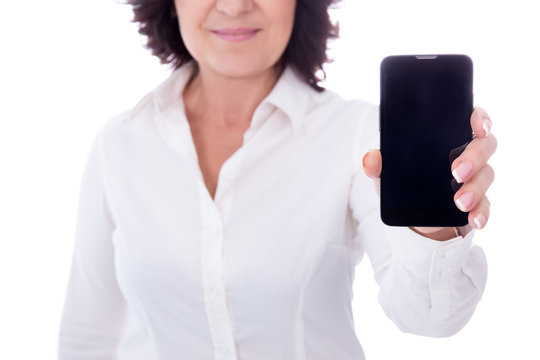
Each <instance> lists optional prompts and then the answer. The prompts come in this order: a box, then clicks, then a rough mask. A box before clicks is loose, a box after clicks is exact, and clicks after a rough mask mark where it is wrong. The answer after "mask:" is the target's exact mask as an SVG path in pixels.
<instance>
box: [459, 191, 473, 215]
mask: <svg viewBox="0 0 540 360" xmlns="http://www.w3.org/2000/svg"><path fill="white" fill-rule="evenodd" d="M473 201H474V194H473V193H472V192H470V191H467V192H465V193H463V194H462V195H461V196H460V197H459V198H458V199H457V200H456V205H457V207H458V208H459V210H461V211H468V209H470V207H471V206H472V203H473Z"/></svg>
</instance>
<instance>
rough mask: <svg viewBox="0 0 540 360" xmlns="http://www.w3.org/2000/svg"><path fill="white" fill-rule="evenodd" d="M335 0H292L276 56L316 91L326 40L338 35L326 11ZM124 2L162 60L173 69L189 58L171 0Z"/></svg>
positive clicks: (323, 76) (318, 87) (324, 74)
mask: <svg viewBox="0 0 540 360" xmlns="http://www.w3.org/2000/svg"><path fill="white" fill-rule="evenodd" d="M338 2H339V0H296V9H295V15H294V25H293V30H292V34H291V38H290V39H289V43H288V45H287V47H286V49H285V51H284V53H283V55H282V57H281V59H280V60H279V61H280V62H282V63H283V64H287V63H290V64H292V65H293V66H294V67H295V68H296V69H297V70H298V72H299V73H300V74H301V75H302V76H303V78H304V79H305V81H306V82H307V83H308V84H309V85H310V86H311V87H312V88H314V89H315V90H317V91H319V92H321V91H323V90H324V88H323V87H321V86H319V85H318V83H319V82H320V81H322V80H324V79H325V78H326V73H325V72H324V69H323V64H324V63H330V62H332V60H331V59H329V58H328V55H327V53H326V50H327V42H328V40H329V39H337V38H338V37H339V24H338V23H336V24H332V22H331V21H330V15H329V13H328V10H329V8H330V7H331V6H332V5H334V4H337V3H338ZM126 3H127V4H128V5H132V7H133V13H134V17H133V20H132V21H133V22H138V23H139V33H140V34H142V35H144V36H145V37H146V39H147V42H146V45H145V46H146V47H147V48H148V49H150V50H152V55H155V56H157V57H158V58H159V59H160V61H161V63H162V64H171V65H172V66H173V67H174V68H175V69H177V68H179V67H180V66H181V65H182V64H184V63H186V62H187V61H189V60H191V59H193V57H192V56H191V54H190V53H189V51H188V50H187V48H186V46H185V45H184V41H183V40H182V36H181V34H180V29H179V26H178V20H177V18H176V16H175V14H176V11H175V7H174V0H126ZM317 73H322V76H320V75H318V74H317Z"/></svg>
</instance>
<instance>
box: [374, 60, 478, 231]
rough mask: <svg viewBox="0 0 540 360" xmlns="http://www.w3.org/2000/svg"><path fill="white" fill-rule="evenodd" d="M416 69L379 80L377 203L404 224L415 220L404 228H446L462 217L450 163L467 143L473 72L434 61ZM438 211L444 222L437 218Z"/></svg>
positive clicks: (387, 75) (395, 73) (469, 131)
mask: <svg viewBox="0 0 540 360" xmlns="http://www.w3.org/2000/svg"><path fill="white" fill-rule="evenodd" d="M416 65H418V66H410V67H407V68H405V69H401V70H400V69H395V71H388V72H386V73H385V74H384V75H383V78H382V79H383V84H382V87H383V88H384V89H383V91H384V92H383V93H382V95H383V97H384V101H381V106H382V107H383V108H381V151H382V156H383V174H382V181H381V187H382V188H381V196H382V197H381V201H382V206H384V207H386V208H390V209H392V210H393V212H392V213H393V214H394V215H396V214H398V215H399V214H400V213H405V214H403V216H402V217H404V218H409V220H407V221H405V223H410V222H411V221H413V220H412V219H413V218H416V220H415V222H414V223H410V224H408V226H414V225H416V226H419V225H424V226H429V225H433V226H437V224H440V225H441V226H444V225H445V222H447V221H448V222H452V221H455V220H452V217H461V218H462V217H463V214H462V213H461V212H460V211H459V210H458V209H457V208H456V206H455V203H454V200H453V198H454V193H455V191H456V190H457V183H456V182H455V181H453V177H452V173H451V163H452V161H453V160H454V158H455V155H457V154H459V153H460V151H461V150H463V149H464V146H465V145H466V144H467V143H468V142H469V141H470V140H471V135H472V133H471V128H470V116H471V112H472V81H471V76H472V74H471V73H470V72H468V71H459V69H454V68H452V67H445V66H443V64H440V63H439V64H437V63H435V62H432V63H427V62H426V63H421V64H419V63H418V62H417V63H416ZM407 213H408V214H407ZM436 213H439V215H440V216H442V217H443V219H442V220H435V218H434V215H435V214H436ZM465 215H466V214H465ZM394 217H395V216H394ZM398 217H399V216H398ZM411 217H412V218H411Z"/></svg>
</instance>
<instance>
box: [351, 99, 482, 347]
mask: <svg viewBox="0 0 540 360" xmlns="http://www.w3.org/2000/svg"><path fill="white" fill-rule="evenodd" d="M376 110H377V109H376V108H375V109H373V111H372V114H371V115H370V116H369V119H368V120H367V121H365V122H364V125H363V126H361V127H360V128H359V131H358V133H357V137H356V143H357V146H356V150H357V151H358V155H356V157H355V169H354V174H355V175H354V178H353V181H352V187H351V193H350V207H351V210H352V214H353V216H354V218H355V219H356V221H357V236H356V238H355V241H354V246H355V248H356V249H355V252H358V253H363V252H365V253H367V255H368V256H369V258H370V262H371V265H372V267H373V270H374V272H375V280H376V281H377V283H378V285H379V289H380V293H379V302H380V304H381V305H382V307H383V309H384V311H385V313H386V314H387V315H388V317H390V318H391V319H392V320H393V321H394V323H395V324H396V325H397V326H398V327H399V328H400V329H401V330H402V331H405V332H410V333H415V334H419V335H425V336H434V337H439V336H450V335H453V334H455V333H456V332H458V331H459V330H460V329H461V328H463V326H465V325H466V323H467V322H468V320H469V319H470V317H471V316H472V314H473V312H474V309H475V308H476V305H477V303H478V301H479V300H480V298H481V296H482V293H483V290H484V287H485V283H486V278H487V264H486V260H485V256H484V253H483V251H482V250H481V249H480V248H479V247H477V246H474V245H473V244H472V237H473V235H474V231H471V230H470V227H467V228H464V229H462V230H463V236H456V234H455V232H454V230H453V229H444V228H441V229H438V230H437V231H435V232H434V233H433V234H429V233H423V232H422V231H423V230H425V229H409V228H399V227H388V226H386V225H384V224H383V223H382V222H381V220H380V215H379V212H380V210H379V198H378V196H377V192H378V191H377V190H378V182H377V181H376V182H375V183H374V182H373V181H372V180H371V179H370V178H369V177H367V176H366V175H365V174H364V171H363V170H364V169H363V168H364V167H365V166H364V165H366V164H365V160H366V159H365V158H364V164H363V162H362V160H361V159H360V157H361V154H363V153H364V151H365V150H367V149H366V148H364V149H362V147H363V146H367V145H366V144H368V145H371V147H374V146H376V145H377V144H376V142H375V141H373V140H372V139H373V138H374V136H373V134H376V128H375V127H376V123H377V121H376V119H377V115H376V114H377V111H376ZM374 124H375V125H374ZM368 161H370V160H368ZM367 165H368V166H369V165H370V164H367ZM379 171H380V170H379ZM366 172H367V171H366ZM377 175H378V174H377ZM374 185H375V186H374ZM374 190H375V191H374ZM428 230H431V229H428ZM450 230H451V231H450ZM467 230H469V231H468V233H466V234H465V232H466V231H467ZM422 235H424V236H422ZM429 237H432V238H429ZM438 240H446V241H438Z"/></svg>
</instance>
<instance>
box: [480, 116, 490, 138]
mask: <svg viewBox="0 0 540 360" xmlns="http://www.w3.org/2000/svg"><path fill="white" fill-rule="evenodd" d="M491 126H492V124H491V120H489V119H484V122H483V123H482V127H483V128H484V131H485V132H486V136H488V135H489V134H491Z"/></svg>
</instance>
